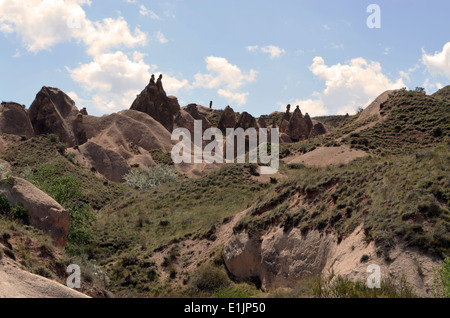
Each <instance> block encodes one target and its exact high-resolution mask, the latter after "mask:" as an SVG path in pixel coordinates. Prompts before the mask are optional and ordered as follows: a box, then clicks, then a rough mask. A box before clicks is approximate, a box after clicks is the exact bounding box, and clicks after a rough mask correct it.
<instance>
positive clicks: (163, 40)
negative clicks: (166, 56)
mask: <svg viewBox="0 0 450 318" xmlns="http://www.w3.org/2000/svg"><path fill="white" fill-rule="evenodd" d="M155 37H156V41H158V42H159V43H161V44H164V43H167V42H169V40H167V38H166V37H165V35H164V34H163V33H162V32H161V31H158V32H156V35H155Z"/></svg>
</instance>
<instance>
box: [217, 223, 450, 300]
mask: <svg viewBox="0 0 450 318" xmlns="http://www.w3.org/2000/svg"><path fill="white" fill-rule="evenodd" d="M363 238H364V231H363V230H362V226H359V227H358V228H356V230H355V231H354V232H353V233H352V234H351V235H349V236H348V237H347V238H345V239H344V240H342V241H340V242H339V243H338V239H337V237H336V235H334V234H327V233H324V232H319V231H317V230H314V231H310V232H308V233H307V234H306V235H303V234H301V232H300V230H299V229H298V228H294V229H292V230H289V231H287V232H285V231H283V229H282V228H274V229H273V230H272V231H270V232H268V233H267V234H265V235H264V236H262V237H260V238H258V237H250V236H249V234H248V233H247V232H245V231H242V232H238V233H235V234H233V235H232V236H231V238H230V239H229V240H228V242H227V243H226V244H225V246H224V249H223V259H224V262H225V265H226V267H227V269H228V270H229V271H230V273H231V274H232V275H234V276H235V277H236V278H237V279H240V280H245V279H248V278H251V277H258V278H259V279H260V281H261V286H262V289H263V290H268V289H276V288H279V287H281V288H284V287H295V286H296V285H297V284H298V283H299V282H301V281H302V280H303V279H305V278H307V277H311V276H316V277H317V276H320V275H322V276H326V275H328V274H329V272H330V271H331V270H333V271H334V273H335V275H342V276H344V277H348V278H350V279H352V280H360V281H366V280H367V278H368V276H369V275H370V273H368V272H367V269H368V266H369V265H371V264H375V265H378V266H380V269H381V280H383V279H384V278H389V277H393V278H395V279H396V281H397V282H400V279H401V277H402V275H406V278H407V281H408V282H409V283H410V284H411V285H412V287H413V289H414V292H415V293H416V294H417V295H418V296H420V297H432V296H433V295H432V294H431V289H432V284H433V268H436V267H438V266H440V264H441V262H442V261H440V260H439V259H438V258H437V257H435V256H432V255H428V254H424V253H423V252H421V251H420V250H418V249H414V248H410V247H406V246H397V247H396V248H395V249H394V250H392V251H391V253H390V257H391V259H392V261H390V262H386V261H385V260H384V258H383V257H379V256H378V255H377V252H376V251H377V248H376V246H375V244H374V243H373V242H371V243H369V244H367V243H366V242H364V241H363ZM363 255H368V256H369V261H368V262H367V263H365V262H361V257H362V256H363ZM418 264H420V266H421V268H422V274H419V273H418V271H417V266H418Z"/></svg>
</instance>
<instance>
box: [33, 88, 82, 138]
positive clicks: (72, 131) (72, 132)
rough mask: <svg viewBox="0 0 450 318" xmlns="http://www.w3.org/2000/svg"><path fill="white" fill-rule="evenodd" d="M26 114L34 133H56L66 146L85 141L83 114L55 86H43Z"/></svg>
mask: <svg viewBox="0 0 450 318" xmlns="http://www.w3.org/2000/svg"><path fill="white" fill-rule="evenodd" d="M28 115H29V117H30V121H31V123H32V125H33V129H34V132H35V134H36V135H42V134H56V135H57V136H58V137H59V140H60V141H61V142H63V143H65V144H66V145H67V146H68V147H73V146H76V145H81V144H83V143H85V142H86V141H87V138H86V135H85V132H84V127H83V123H82V122H83V117H82V116H83V115H82V114H81V113H80V111H79V110H78V108H77V107H76V106H75V102H74V101H73V100H72V99H71V98H70V97H69V96H68V95H66V94H65V93H64V92H63V91H61V90H59V89H57V88H52V87H45V86H44V87H43V88H42V89H41V90H40V91H39V93H38V94H37V95H36V98H35V100H34V101H33V103H32V104H31V106H30V109H29V110H28ZM79 115H80V116H79Z"/></svg>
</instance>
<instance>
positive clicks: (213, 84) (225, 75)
mask: <svg viewBox="0 0 450 318" xmlns="http://www.w3.org/2000/svg"><path fill="white" fill-rule="evenodd" d="M205 62H206V69H207V70H208V71H209V73H204V74H202V73H197V74H195V75H194V80H195V81H194V83H193V86H194V87H204V88H211V89H218V91H217V93H218V94H219V95H221V96H223V97H225V98H227V99H228V100H230V101H235V102H237V103H238V105H243V104H245V102H246V100H247V96H248V93H240V92H237V90H239V89H240V88H241V87H242V86H243V85H245V84H247V83H251V82H253V81H255V79H256V75H257V73H256V71H255V70H250V71H249V72H248V73H245V72H243V71H242V70H241V69H240V68H239V67H238V66H236V65H233V64H231V63H230V62H228V60H227V59H225V58H223V57H216V56H209V57H207V58H206V60H205Z"/></svg>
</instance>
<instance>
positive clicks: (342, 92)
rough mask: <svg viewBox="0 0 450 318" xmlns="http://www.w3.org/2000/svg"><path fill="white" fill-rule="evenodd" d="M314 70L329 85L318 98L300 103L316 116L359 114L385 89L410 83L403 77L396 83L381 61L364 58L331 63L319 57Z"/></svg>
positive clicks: (313, 64) (314, 64)
mask: <svg viewBox="0 0 450 318" xmlns="http://www.w3.org/2000/svg"><path fill="white" fill-rule="evenodd" d="M310 70H311V72H312V73H313V74H314V75H315V76H317V77H318V78H320V79H322V80H324V81H325V85H326V88H325V89H324V91H323V92H321V93H315V94H314V95H315V97H316V98H315V99H306V100H297V101H296V102H297V103H298V104H299V105H300V109H302V110H303V109H305V112H309V111H310V112H311V114H310V115H312V116H317V114H320V115H324V114H329V113H330V114H334V113H337V114H345V113H350V114H351V113H355V112H356V110H357V109H358V108H359V107H366V106H367V105H368V104H369V103H370V102H372V101H373V100H374V99H375V98H376V97H377V96H378V95H380V94H381V93H383V92H384V91H386V90H389V89H395V88H401V87H403V86H406V85H405V84H404V83H403V80H402V79H401V78H399V79H398V80H396V81H395V82H392V81H391V80H390V79H389V78H387V77H386V76H385V75H384V74H383V73H382V68H381V65H380V64H379V63H377V62H368V61H366V60H365V59H363V58H355V59H352V60H351V61H350V62H349V63H348V64H340V63H338V64H336V65H332V66H328V65H326V64H325V61H324V59H323V58H322V57H319V56H316V57H315V58H314V59H313V63H312V64H311V66H310ZM293 104H294V103H293ZM309 109H310V110H309Z"/></svg>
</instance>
